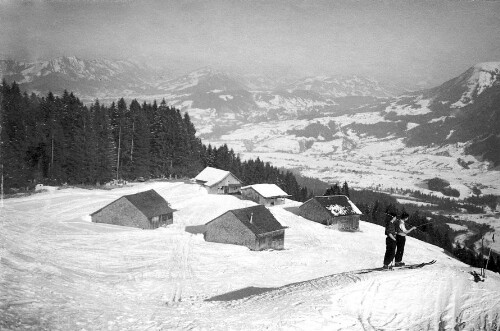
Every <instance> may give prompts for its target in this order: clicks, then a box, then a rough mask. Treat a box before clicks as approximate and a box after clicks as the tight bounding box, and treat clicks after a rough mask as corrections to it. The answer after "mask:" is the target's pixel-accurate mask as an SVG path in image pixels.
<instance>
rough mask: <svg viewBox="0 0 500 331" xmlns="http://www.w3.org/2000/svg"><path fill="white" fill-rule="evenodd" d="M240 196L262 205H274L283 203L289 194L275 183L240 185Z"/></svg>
mask: <svg viewBox="0 0 500 331" xmlns="http://www.w3.org/2000/svg"><path fill="white" fill-rule="evenodd" d="M241 196H242V197H243V198H244V199H247V200H252V201H255V202H257V203H258V204H261V205H264V206H275V205H281V204H283V203H285V198H287V197H290V194H287V193H286V192H285V191H283V190H282V189H280V188H279V187H278V186H277V185H275V184H254V185H249V186H244V187H242V188H241Z"/></svg>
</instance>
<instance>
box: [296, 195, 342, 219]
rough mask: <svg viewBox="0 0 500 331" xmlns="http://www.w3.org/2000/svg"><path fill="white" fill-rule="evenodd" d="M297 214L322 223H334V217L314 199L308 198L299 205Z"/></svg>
mask: <svg viewBox="0 0 500 331" xmlns="http://www.w3.org/2000/svg"><path fill="white" fill-rule="evenodd" d="M299 215H300V216H302V217H304V218H307V219H308V220H310V221H314V222H318V223H321V224H324V225H331V224H336V219H335V217H333V215H332V214H331V213H330V212H329V211H328V210H326V209H325V208H324V207H323V206H322V205H321V204H320V203H319V202H317V201H316V200H309V201H307V202H305V203H304V204H303V205H301V206H300V207H299Z"/></svg>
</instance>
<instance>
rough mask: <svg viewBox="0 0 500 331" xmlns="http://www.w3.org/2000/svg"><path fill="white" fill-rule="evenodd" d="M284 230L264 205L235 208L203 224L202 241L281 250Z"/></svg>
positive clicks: (256, 249)
mask: <svg viewBox="0 0 500 331" xmlns="http://www.w3.org/2000/svg"><path fill="white" fill-rule="evenodd" d="M285 229H286V227H284V226H282V225H281V224H280V223H279V222H278V221H277V220H276V218H274V216H273V214H271V212H270V211H269V210H268V209H267V208H266V207H264V206H262V205H257V206H252V207H248V208H241V209H234V210H229V211H227V212H225V213H224V214H222V215H220V216H218V217H216V218H214V219H213V220H212V221H210V222H208V223H207V224H206V225H205V240H206V241H210V242H216V243H223V244H233V245H241V246H246V247H248V248H250V249H251V250H254V251H259V250H264V249H283V248H284V245H285Z"/></svg>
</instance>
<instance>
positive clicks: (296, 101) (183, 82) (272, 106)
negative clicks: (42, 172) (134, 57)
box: [0, 57, 391, 127]
mask: <svg viewBox="0 0 500 331" xmlns="http://www.w3.org/2000/svg"><path fill="white" fill-rule="evenodd" d="M0 69H1V74H2V75H3V76H4V77H5V78H6V80H7V81H8V82H12V81H14V80H15V81H17V82H18V83H19V84H20V86H21V88H22V89H24V90H27V91H28V92H35V93H42V94H46V93H47V92H48V91H52V92H53V93H55V94H61V93H62V91H63V90H64V89H66V90H68V91H72V92H74V93H75V94H76V95H78V96H79V97H80V99H81V100H83V101H84V102H91V101H93V100H94V99H96V98H99V99H100V101H101V102H110V101H112V100H113V101H114V100H116V99H118V98H120V97H125V98H126V99H128V100H131V99H134V98H136V99H139V100H145V101H152V100H153V99H156V100H161V99H166V101H167V102H168V103H169V104H170V105H172V106H175V107H178V108H181V109H182V110H185V111H190V112H191V113H193V115H194V117H195V118H194V120H195V123H196V120H198V122H199V123H205V124H206V123H209V125H211V126H218V127H228V126H234V125H240V124H243V123H247V122H252V121H267V120H270V119H294V118H300V117H316V116H318V114H319V115H322V114H325V113H334V112H338V111H339V110H345V109H346V108H351V107H358V106H359V105H363V104H366V103H368V102H372V101H373V100H374V99H375V98H378V97H386V96H388V95H391V93H390V92H389V89H387V88H383V87H381V85H380V84H379V83H377V82H375V81H373V80H369V79H365V78H360V77H337V78H332V77H327V78H325V77H316V78H312V77H309V78H306V79H303V80H301V81H300V80H299V81H296V82H295V83H294V84H290V77H288V76H283V77H281V78H273V79H272V78H269V77H266V76H264V75H255V74H253V75H242V74H228V73H226V72H223V71H221V70H218V69H215V68H211V67H206V68H201V69H198V70H195V71H193V72H190V73H188V74H186V75H182V76H178V77H176V78H172V77H170V76H171V75H170V74H171V73H169V72H168V71H166V70H163V71H161V70H159V69H153V68H150V67H148V66H145V65H140V64H138V63H135V62H130V61H111V60H90V61H88V60H82V59H78V58H75V57H61V58H57V59H53V60H50V61H44V62H35V63H25V62H15V61H2V62H0ZM313 81H314V82H313ZM301 82H302V83H301ZM306 82H309V83H308V84H309V85H307V84H306ZM311 82H313V84H312V86H313V88H311V86H310V85H311ZM346 97H348V98H346ZM357 98H358V99H357ZM344 99H347V101H344Z"/></svg>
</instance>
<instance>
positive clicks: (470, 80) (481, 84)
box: [395, 62, 500, 165]
mask: <svg viewBox="0 0 500 331" xmlns="http://www.w3.org/2000/svg"><path fill="white" fill-rule="evenodd" d="M399 102H406V107H409V108H411V109H412V111H410V112H409V114H413V115H415V116H412V118H411V120H410V121H411V122H412V123H416V124H415V126H414V127H413V128H412V129H411V130H408V134H407V140H406V142H407V144H408V145H409V146H416V145H430V144H440V145H443V144H465V145H466V152H467V153H468V154H472V155H475V156H477V157H479V158H481V159H486V160H490V161H492V162H493V163H494V164H495V165H500V152H498V151H500V62H487V63H480V64H477V65H475V66H473V67H471V68H470V69H468V70H467V71H466V72H465V73H463V74H462V75H460V76H458V77H456V78H454V79H452V80H449V81H448V82H446V83H444V84H443V85H441V86H439V87H436V88H433V89H430V90H427V91H423V92H421V93H419V94H417V95H416V96H412V97H410V98H405V97H401V98H400V99H399ZM401 106H403V107H405V106H404V105H402V104H399V105H397V106H396V109H401ZM409 108H408V109H409ZM395 119H397V117H396V118H395ZM407 119H408V118H407ZM417 124H418V125H417Z"/></svg>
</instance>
